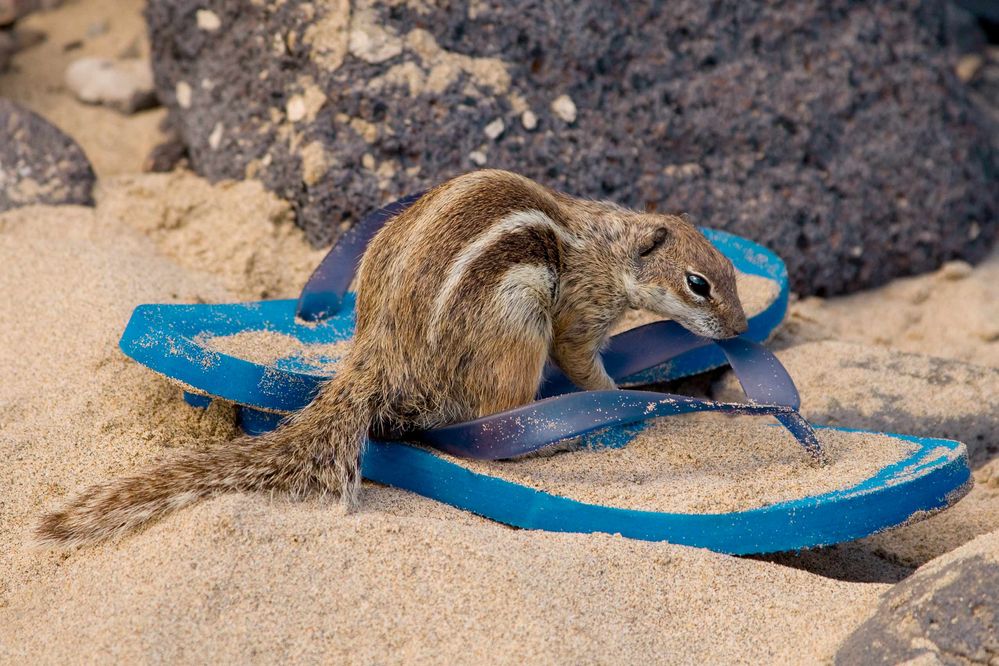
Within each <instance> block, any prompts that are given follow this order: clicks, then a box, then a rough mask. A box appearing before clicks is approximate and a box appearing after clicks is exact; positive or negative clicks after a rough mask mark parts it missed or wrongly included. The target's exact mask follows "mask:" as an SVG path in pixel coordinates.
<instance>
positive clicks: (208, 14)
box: [195, 9, 222, 32]
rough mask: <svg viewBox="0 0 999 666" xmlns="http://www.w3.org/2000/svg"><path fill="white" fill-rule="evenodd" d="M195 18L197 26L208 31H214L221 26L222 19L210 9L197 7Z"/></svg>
mask: <svg viewBox="0 0 999 666" xmlns="http://www.w3.org/2000/svg"><path fill="white" fill-rule="evenodd" d="M195 19H196V20H197V22H198V27H199V28H201V29H202V30H207V31H208V32H215V31H216V30H218V29H219V28H221V27H222V19H220V18H219V15H218V14H216V13H215V12H213V11H212V10H210V9H199V10H198V12H197V14H195Z"/></svg>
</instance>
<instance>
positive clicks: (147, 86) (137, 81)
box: [65, 58, 156, 113]
mask: <svg viewBox="0 0 999 666" xmlns="http://www.w3.org/2000/svg"><path fill="white" fill-rule="evenodd" d="M65 81H66V87H67V88H69V89H70V90H72V91H73V94H74V95H76V98H77V99H79V100H80V101H81V102H86V103H87V104H103V105H105V106H110V107H113V108H115V109H117V110H119V111H121V112H123V113H133V112H135V111H138V110H139V109H147V108H149V107H151V106H155V105H156V93H155V90H154V87H153V73H152V70H150V69H149V62H148V61H146V60H137V59H131V60H113V59H111V58H80V59H79V60H74V61H73V62H72V63H70V65H69V67H67V68H66V75H65Z"/></svg>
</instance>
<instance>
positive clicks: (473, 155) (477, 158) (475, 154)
mask: <svg viewBox="0 0 999 666" xmlns="http://www.w3.org/2000/svg"><path fill="white" fill-rule="evenodd" d="M468 159H470V160H472V163H473V164H477V165H478V166H484V165H485V163H486V154H485V153H484V152H482V151H481V150H473V151H472V152H470V153H469V154H468Z"/></svg>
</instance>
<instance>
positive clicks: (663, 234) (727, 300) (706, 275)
mask: <svg viewBox="0 0 999 666" xmlns="http://www.w3.org/2000/svg"><path fill="white" fill-rule="evenodd" d="M628 235H629V236H630V237H631V238H632V241H631V243H630V249H631V252H632V259H633V262H634V263H633V266H634V273H633V274H632V275H630V276H627V277H629V278H632V280H630V281H629V284H628V285H627V290H628V297H629V300H630V301H631V306H632V307H635V308H640V309H644V310H649V311H651V312H655V313H656V314H658V315H661V316H663V317H668V318H669V319H672V320H674V321H676V322H677V323H679V324H680V325H681V326H683V327H684V328H686V329H687V330H689V331H691V332H692V333H696V334H698V335H703V336H705V337H708V338H715V339H717V338H730V337H733V336H736V335H739V334H741V333H745V332H746V329H747V328H748V323H747V321H746V313H745V312H743V309H742V303H741V302H740V301H739V293H738V291H737V290H736V284H735V269H734V268H733V267H732V262H731V261H729V260H728V258H727V257H726V256H725V255H724V254H722V253H721V252H719V251H718V249H717V248H715V246H714V245H712V244H711V243H710V242H709V241H708V239H707V238H705V237H704V235H703V234H701V232H699V231H698V230H697V228H696V227H694V226H693V225H692V224H690V222H688V221H686V220H685V219H683V218H681V217H677V216H675V215H654V214H641V215H636V216H635V218H634V219H633V220H632V221H631V224H629V234H628Z"/></svg>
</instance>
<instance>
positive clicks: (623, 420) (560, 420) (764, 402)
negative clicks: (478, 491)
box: [406, 339, 823, 461]
mask: <svg viewBox="0 0 999 666" xmlns="http://www.w3.org/2000/svg"><path fill="white" fill-rule="evenodd" d="M720 346H721V348H722V350H723V351H724V352H725V355H726V357H727V358H728V359H729V362H730V363H731V365H732V368H733V370H735V372H736V375H737V376H738V377H739V381H740V383H741V384H742V386H743V390H744V391H745V392H746V395H747V397H748V398H749V399H750V402H749V403H731V402H717V401H714V400H702V399H698V398H691V397H688V396H683V395H674V394H670V393H659V392H652V391H629V390H618V391H583V392H577V393H568V394H566V395H562V396H559V397H554V398H547V399H544V400H540V401H538V402H534V403H531V404H528V405H524V406H522V407H517V408H515V409H511V410H508V411H505V412H501V413H499V414H493V415H491V416H486V417H483V418H480V419H476V420H474V421H468V422H466V423H458V424H454V425H449V426H445V427H442V428H437V429H434V430H429V431H425V432H418V433H409V434H407V435H406V437H407V438H409V439H415V440H417V441H420V442H423V443H425V444H428V445H430V446H433V447H434V448H437V449H439V450H441V451H444V452H445V453H449V454H451V455H455V456H459V457H463V458H475V459H480V460H499V459H504V458H514V457H517V456H520V455H524V454H526V453H531V452H533V451H537V450H539V449H542V448H545V447H546V446H550V445H551V444H553V443H555V442H557V441H559V440H563V439H567V438H572V437H578V436H580V435H584V434H586V433H589V432H593V431H594V430H598V429H601V428H606V427H608V426H615V425H623V424H627V423H634V422H639V421H645V420H648V419H650V418H655V417H659V416H670V415H675V414H685V413H690V412H705V411H718V412H725V413H729V414H744V415H754V416H773V417H775V418H776V419H777V420H778V421H779V422H780V423H781V424H782V425H784V427H786V428H787V429H788V431H789V432H790V433H791V434H792V435H793V436H794V437H795V439H796V440H798V442H799V443H800V444H801V445H802V447H804V449H805V451H806V452H807V453H808V454H809V455H810V456H811V457H812V458H813V459H814V460H816V461H821V460H822V459H823V451H822V445H821V443H820V442H819V440H818V438H817V437H816V436H815V432H814V430H812V427H811V426H810V425H809V424H808V422H807V421H805V419H804V418H802V417H801V415H800V414H799V413H798V411H797V407H798V390H797V389H796V388H795V386H794V382H793V381H792V380H791V377H790V375H788V373H787V371H786V370H785V369H784V367H783V366H782V365H781V364H780V361H778V360H777V358H776V357H775V356H774V355H773V354H771V353H770V352H769V351H768V350H767V349H766V348H765V347H763V346H762V345H758V344H756V343H754V342H749V341H747V340H739V339H734V340H724V341H721V343H720Z"/></svg>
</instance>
